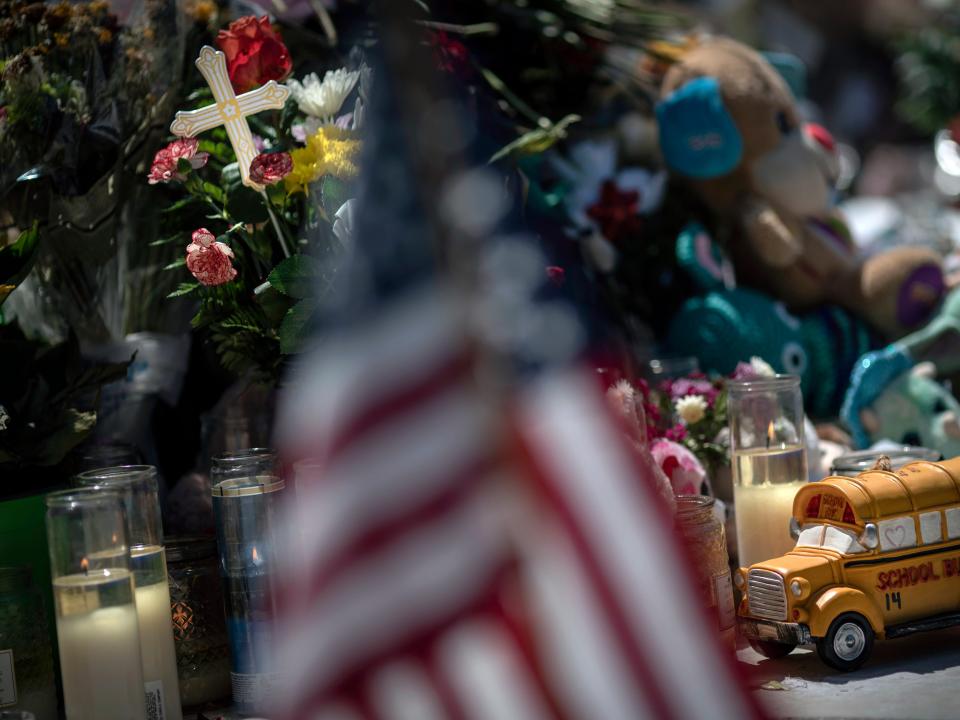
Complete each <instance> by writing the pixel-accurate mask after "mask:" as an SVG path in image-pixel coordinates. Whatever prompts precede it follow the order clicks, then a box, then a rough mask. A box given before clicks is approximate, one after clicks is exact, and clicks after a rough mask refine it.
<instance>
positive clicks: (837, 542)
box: [823, 525, 867, 555]
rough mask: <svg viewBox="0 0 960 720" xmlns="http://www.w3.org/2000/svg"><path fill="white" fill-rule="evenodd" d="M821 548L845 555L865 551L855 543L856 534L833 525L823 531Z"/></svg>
mask: <svg viewBox="0 0 960 720" xmlns="http://www.w3.org/2000/svg"><path fill="white" fill-rule="evenodd" d="M823 547H825V548H828V549H830V550H836V551H837V552H839V553H843V554H845V555H853V554H855V553H862V552H866V551H867V549H866V548H865V547H863V545H861V544H860V543H859V542H857V535H856V533H854V532H853V531H852V530H847V529H846V528H838V527H833V525H827V528H826V530H825V531H824V534H823Z"/></svg>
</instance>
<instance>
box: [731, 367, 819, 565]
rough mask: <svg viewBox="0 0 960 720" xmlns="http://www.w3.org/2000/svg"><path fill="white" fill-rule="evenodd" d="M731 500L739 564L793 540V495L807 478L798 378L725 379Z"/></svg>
mask: <svg viewBox="0 0 960 720" xmlns="http://www.w3.org/2000/svg"><path fill="white" fill-rule="evenodd" d="M727 389H728V395H727V416H728V418H729V423H730V452H731V456H732V458H731V459H732V468H733V500H734V513H735V514H736V525H737V550H738V556H739V562H740V565H743V566H750V565H752V564H754V563H758V562H762V561H764V560H768V559H770V558H775V557H779V556H780V555H783V554H784V553H786V552H787V551H788V550H790V549H791V548H792V547H793V546H794V540H793V537H792V536H791V535H790V518H791V517H793V499H794V497H795V496H796V494H797V490H799V489H800V488H801V487H802V486H803V484H804V483H805V482H807V449H806V444H805V442H804V430H803V428H804V415H803V396H802V395H801V394H800V378H799V377H797V376H795V375H776V376H774V377H763V378H757V379H754V380H731V381H730V382H729V383H728V384H727Z"/></svg>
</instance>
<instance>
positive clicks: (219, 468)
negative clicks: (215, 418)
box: [210, 448, 279, 486]
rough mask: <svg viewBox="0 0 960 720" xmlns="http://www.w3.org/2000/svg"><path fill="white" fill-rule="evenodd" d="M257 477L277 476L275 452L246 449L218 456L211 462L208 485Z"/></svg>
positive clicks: (265, 449)
mask: <svg viewBox="0 0 960 720" xmlns="http://www.w3.org/2000/svg"><path fill="white" fill-rule="evenodd" d="M258 475H266V476H272V477H276V476H278V475H279V465H278V461H277V452H276V450H271V449H270V448H248V449H246V450H237V451H236V452H231V453H226V454H224V455H219V456H217V457H215V458H213V459H212V460H211V465H210V484H211V485H213V486H216V485H217V484H218V483H221V482H223V481H224V480H238V479H239V480H243V479H248V478H255V477H257V476H258Z"/></svg>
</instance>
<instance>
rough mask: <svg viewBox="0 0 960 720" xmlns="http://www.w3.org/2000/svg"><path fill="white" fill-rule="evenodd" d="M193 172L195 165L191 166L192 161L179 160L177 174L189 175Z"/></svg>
mask: <svg viewBox="0 0 960 720" xmlns="http://www.w3.org/2000/svg"><path fill="white" fill-rule="evenodd" d="M192 171H193V165H191V164H190V161H189V160H187V159H186V158H179V159H178V160H177V172H178V173H180V174H181V175H189V174H190V173H191V172H192Z"/></svg>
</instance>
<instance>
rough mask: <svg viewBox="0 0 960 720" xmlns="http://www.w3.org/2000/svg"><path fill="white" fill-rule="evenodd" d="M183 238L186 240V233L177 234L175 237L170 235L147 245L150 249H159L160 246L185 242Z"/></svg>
mask: <svg viewBox="0 0 960 720" xmlns="http://www.w3.org/2000/svg"><path fill="white" fill-rule="evenodd" d="M183 238H184V233H176V234H175V235H168V236H167V237H164V238H159V239H157V240H153V241H151V242H149V243H147V245H149V246H150V247H158V246H160V245H171V244H173V243H177V242H183Z"/></svg>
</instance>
